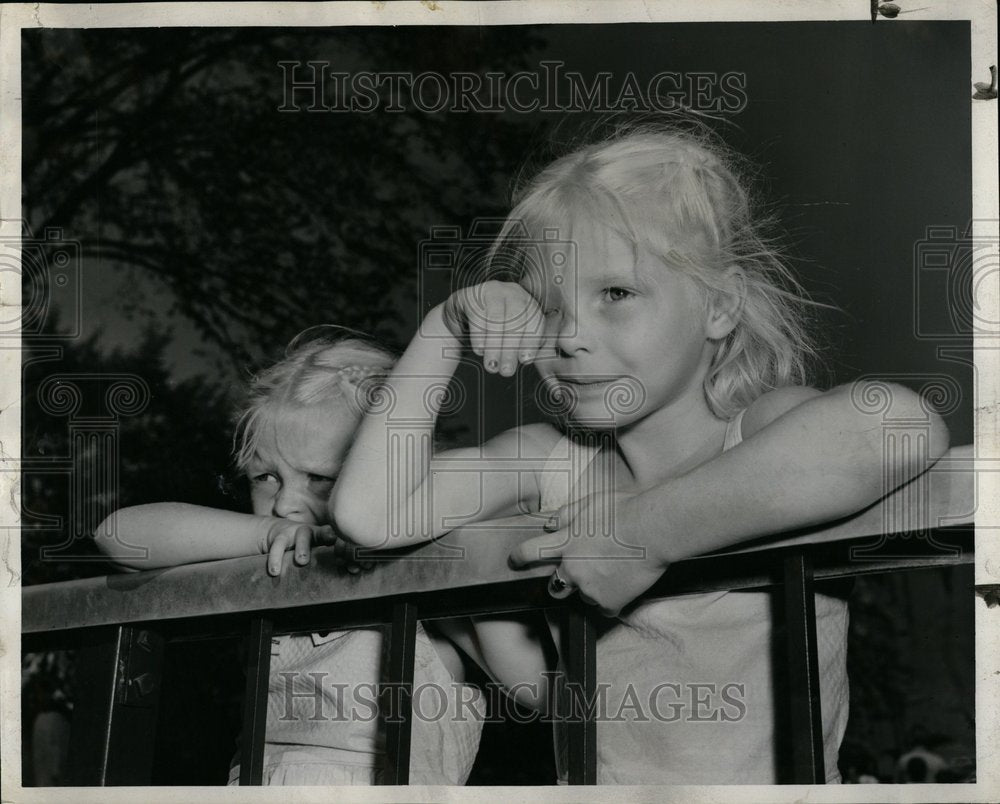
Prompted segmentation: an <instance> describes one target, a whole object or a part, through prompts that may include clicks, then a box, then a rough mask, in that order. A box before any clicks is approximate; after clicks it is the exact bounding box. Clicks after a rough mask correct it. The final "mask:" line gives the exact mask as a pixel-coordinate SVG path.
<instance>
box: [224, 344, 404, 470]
mask: <svg viewBox="0 0 1000 804" xmlns="http://www.w3.org/2000/svg"><path fill="white" fill-rule="evenodd" d="M395 362H396V355H395V354H394V353H393V352H392V351H390V350H389V349H387V348H386V347H384V346H382V345H381V344H379V343H378V342H376V341H375V340H374V339H372V338H370V337H369V336H367V335H365V334H364V333H361V332H357V331H355V330H351V329H347V328H346V327H337V326H333V325H321V326H319V327H310V328H309V329H307V330H305V331H304V332H301V333H299V334H298V335H297V336H296V337H295V338H294V339H293V340H292V342H291V343H290V344H289V345H288V347H287V348H286V350H285V357H284V359H283V360H279V361H278V362H277V363H275V364H274V365H273V366H271V367H270V368H267V369H264V370H263V371H261V372H260V373H259V374H257V375H256V376H255V377H253V379H252V380H251V381H250V383H249V386H248V388H247V395H246V399H245V401H244V403H243V405H242V407H241V409H240V410H239V411H238V413H237V421H236V429H235V431H234V434H233V453H234V455H235V463H236V467H237V468H238V469H239V470H240V471H244V470H245V469H246V467H247V465H248V464H249V463H250V461H251V460H253V456H254V454H255V453H256V452H257V447H258V444H259V443H260V439H261V436H262V433H264V432H267V431H270V430H272V429H273V427H274V425H275V422H276V419H277V417H278V415H279V414H280V412H281V411H282V410H287V409H288V407H289V406H292V407H309V406H312V405H318V404H338V405H347V406H348V407H349V409H350V410H352V411H353V412H355V413H356V414H357V415H359V416H360V415H361V414H363V413H364V412H365V410H366V409H367V407H368V406H369V405H370V400H371V396H372V391H373V390H374V388H375V387H378V385H379V383H380V381H381V380H384V379H385V377H387V376H388V375H389V372H391V371H392V366H393V364H394V363H395Z"/></svg>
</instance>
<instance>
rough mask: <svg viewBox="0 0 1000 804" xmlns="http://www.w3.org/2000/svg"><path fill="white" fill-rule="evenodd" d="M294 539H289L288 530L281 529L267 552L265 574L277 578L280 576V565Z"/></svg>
mask: <svg viewBox="0 0 1000 804" xmlns="http://www.w3.org/2000/svg"><path fill="white" fill-rule="evenodd" d="M293 538H294V537H289V535H288V530H287V529H283V530H282V531H281V532H280V533H278V535H277V536H275V537H274V541H273V542H271V546H270V547H269V548H268V550H267V574H268V575H271V576H275V577H276V576H278V575H280V574H281V565H282V564H283V563H284V560H285V551H286V550H287V549H288V548H289V547H291V546H292V543H293Z"/></svg>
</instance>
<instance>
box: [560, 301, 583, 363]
mask: <svg viewBox="0 0 1000 804" xmlns="http://www.w3.org/2000/svg"><path fill="white" fill-rule="evenodd" d="M555 345H556V349H557V350H558V351H559V352H560V353H561V354H565V355H574V354H576V353H577V352H580V351H586V346H585V345H584V342H583V338H582V337H581V334H580V322H579V319H578V318H577V317H576V316H575V315H573V314H572V313H570V312H568V311H564V312H563V313H562V314H561V315H560V320H559V329H558V331H557V332H556V344H555Z"/></svg>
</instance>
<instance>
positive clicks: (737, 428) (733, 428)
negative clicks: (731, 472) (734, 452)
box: [722, 408, 747, 452]
mask: <svg viewBox="0 0 1000 804" xmlns="http://www.w3.org/2000/svg"><path fill="white" fill-rule="evenodd" d="M746 412H747V409H746V408H743V409H742V410H741V411H740V412H739V413H737V414H736V415H735V416H734V417H733V418H732V419H730V420H729V424H728V425H726V441H725V443H724V444H723V445H722V451H723V452H725V451H726V450H727V449H732V448H733V447H735V446H736V445H737V444H739V443H741V442H742V441H743V414H744V413H746Z"/></svg>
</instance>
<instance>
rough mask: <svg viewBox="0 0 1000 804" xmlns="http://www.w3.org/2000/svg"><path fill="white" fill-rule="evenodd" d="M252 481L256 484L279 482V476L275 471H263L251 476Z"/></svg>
mask: <svg viewBox="0 0 1000 804" xmlns="http://www.w3.org/2000/svg"><path fill="white" fill-rule="evenodd" d="M250 482H251V483H254V484H258V483H277V482H278V478H277V476H276V475H275V474H274V473H273V472H262V473H261V474H259V475H254V476H253V477H251V478H250Z"/></svg>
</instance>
